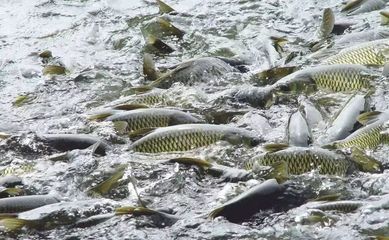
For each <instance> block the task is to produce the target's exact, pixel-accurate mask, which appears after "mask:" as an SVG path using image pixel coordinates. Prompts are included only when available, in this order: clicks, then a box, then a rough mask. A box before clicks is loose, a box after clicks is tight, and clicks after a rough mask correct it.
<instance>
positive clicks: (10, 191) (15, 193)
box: [1, 188, 23, 196]
mask: <svg viewBox="0 0 389 240" xmlns="http://www.w3.org/2000/svg"><path fill="white" fill-rule="evenodd" d="M1 193H7V194H8V195H10V196H19V195H21V194H22V193H23V189H20V188H6V189H4V190H3V191H1Z"/></svg>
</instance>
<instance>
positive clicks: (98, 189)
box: [88, 165, 127, 195]
mask: <svg viewBox="0 0 389 240" xmlns="http://www.w3.org/2000/svg"><path fill="white" fill-rule="evenodd" d="M126 168H127V165H121V166H119V167H118V168H117V169H116V171H115V172H114V174H113V175H112V176H111V177H109V178H108V179H106V180H104V181H103V182H101V183H99V184H98V185H96V186H94V187H92V188H90V189H89V190H88V192H89V193H92V194H93V193H97V194H100V195H105V194H107V193H108V192H109V191H111V190H112V189H113V188H114V187H116V186H117V184H118V181H119V180H120V179H121V178H122V177H123V175H124V172H125V171H126Z"/></svg>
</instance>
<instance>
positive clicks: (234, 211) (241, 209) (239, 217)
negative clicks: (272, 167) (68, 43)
mask: <svg viewBox="0 0 389 240" xmlns="http://www.w3.org/2000/svg"><path fill="white" fill-rule="evenodd" d="M315 195H317V194H316V193H315V191H314V189H312V187H311V186H302V185H301V184H296V183H293V182H285V183H282V184H280V183H278V182H277V180H275V179H269V180H266V181H264V182H262V183H261V184H258V185H257V186H254V187H252V188H251V189H249V190H247V191H246V192H243V193H242V194H240V195H238V196H236V197H234V198H232V199H231V200H229V201H228V202H226V203H224V204H222V205H221V206H220V207H218V208H216V209H214V210H213V211H212V212H211V213H210V214H209V216H210V217H211V218H215V217H218V216H223V217H225V218H226V219H227V220H228V221H231V222H236V223H239V222H242V221H244V220H247V219H249V218H250V217H251V216H252V215H253V214H255V213H257V212H259V211H260V210H268V209H272V210H274V211H276V212H278V211H285V210H289V209H291V208H294V207H297V206H300V205H301V204H303V203H304V202H306V201H307V200H308V199H311V198H313V197H314V196H315Z"/></svg>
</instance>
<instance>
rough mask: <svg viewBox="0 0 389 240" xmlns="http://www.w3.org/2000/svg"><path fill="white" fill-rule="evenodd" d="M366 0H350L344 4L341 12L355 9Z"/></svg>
mask: <svg viewBox="0 0 389 240" xmlns="http://www.w3.org/2000/svg"><path fill="white" fill-rule="evenodd" d="M363 1H364V0H350V1H348V2H347V3H346V5H344V7H343V8H342V9H341V10H340V11H341V12H346V11H353V10H354V9H355V8H357V7H358V5H359V4H360V3H362V2H363Z"/></svg>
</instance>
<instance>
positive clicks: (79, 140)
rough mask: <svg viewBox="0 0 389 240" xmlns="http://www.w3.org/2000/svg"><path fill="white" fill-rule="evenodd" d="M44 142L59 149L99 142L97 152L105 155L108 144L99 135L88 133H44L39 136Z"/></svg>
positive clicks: (76, 147)
mask: <svg viewBox="0 0 389 240" xmlns="http://www.w3.org/2000/svg"><path fill="white" fill-rule="evenodd" d="M39 137H40V138H41V139H42V140H43V141H44V142H46V143H47V144H48V145H50V146H51V147H53V148H55V149H57V150H59V151H69V150H74V149H85V148H88V147H90V146H92V145H94V144H97V143H99V145H98V146H97V148H96V150H95V152H96V153H97V154H101V155H105V152H106V151H107V150H108V148H109V147H108V145H107V144H106V143H105V142H104V141H103V140H101V139H100V138H98V137H94V136H90V135H87V134H43V135H40V136H39Z"/></svg>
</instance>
